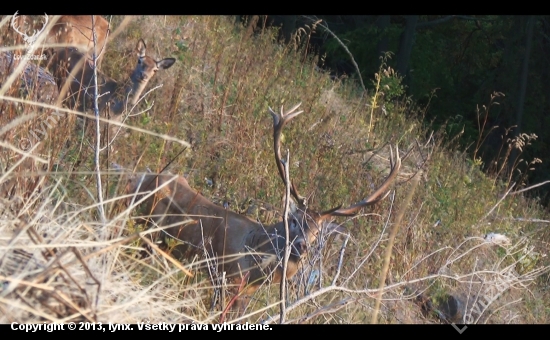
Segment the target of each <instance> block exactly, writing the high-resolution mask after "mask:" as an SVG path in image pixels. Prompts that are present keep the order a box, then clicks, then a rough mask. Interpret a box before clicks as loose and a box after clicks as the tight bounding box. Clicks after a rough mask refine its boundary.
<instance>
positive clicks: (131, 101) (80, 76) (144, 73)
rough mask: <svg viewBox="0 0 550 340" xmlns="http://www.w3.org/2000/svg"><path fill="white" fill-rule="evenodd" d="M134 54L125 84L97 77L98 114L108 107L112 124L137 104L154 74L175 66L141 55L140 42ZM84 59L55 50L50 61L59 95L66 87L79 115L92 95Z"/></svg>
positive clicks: (88, 67) (74, 51) (89, 106)
mask: <svg viewBox="0 0 550 340" xmlns="http://www.w3.org/2000/svg"><path fill="white" fill-rule="evenodd" d="M136 52H137V57H138V60H137V65H136V67H135V68H134V71H133V72H132V74H131V75H130V77H129V78H128V79H127V80H126V81H124V82H117V81H115V80H114V79H112V78H110V77H108V76H106V75H105V74H103V73H102V72H98V74H97V85H98V89H97V94H98V97H99V98H98V108H99V111H100V113H101V112H104V111H105V108H106V107H107V106H108V110H107V111H108V113H109V114H108V118H110V119H112V120H115V121H119V122H120V121H121V120H122V116H123V115H122V114H123V113H124V112H125V111H127V110H130V109H131V108H132V107H133V106H134V105H135V104H136V103H137V101H138V99H139V97H140V95H141V94H142V92H143V90H145V87H146V86H147V83H149V81H150V80H151V79H152V78H153V76H154V75H155V74H156V72H157V71H158V70H160V69H168V68H170V67H171V66H172V65H173V64H174V63H175V62H176V59H174V58H164V59H162V60H158V61H157V60H155V59H153V58H151V57H149V56H147V55H145V52H146V45H145V42H144V41H143V39H140V40H139V41H138V43H137V45H136ZM84 56H85V55H84V54H83V53H81V52H79V51H78V50H77V49H75V48H66V49H59V50H57V51H56V52H55V55H54V56H53V59H52V61H51V68H52V69H53V74H54V76H55V77H56V81H57V84H58V86H59V87H60V93H61V94H63V93H64V92H65V90H64V89H63V88H64V87H68V92H67V96H68V97H69V100H70V103H71V104H72V105H73V107H74V106H76V108H77V110H79V111H81V112H86V111H88V110H91V109H93V98H94V92H95V86H94V70H93V67H92V66H91V65H90V64H89V62H87V60H86V58H84Z"/></svg>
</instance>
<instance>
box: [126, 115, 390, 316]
mask: <svg viewBox="0 0 550 340" xmlns="http://www.w3.org/2000/svg"><path fill="white" fill-rule="evenodd" d="M298 107H299V105H296V106H295V107H294V108H292V109H291V110H290V111H288V112H287V113H283V109H282V108H281V114H280V115H278V114H276V113H275V112H274V111H273V110H271V109H270V112H271V114H272V116H273V130H274V131H273V140H274V151H275V152H274V153H275V161H276V164H277V169H278V171H279V175H280V176H281V178H282V179H283V181H286V177H285V172H284V171H283V169H284V167H283V164H282V161H281V153H280V143H281V131H282V130H283V127H284V126H285V125H286V124H287V123H288V122H289V121H290V120H292V119H293V118H294V117H296V116H298V115H299V114H300V113H302V111H299V112H296V110H297V108H298ZM400 166H401V160H400V158H399V154H398V152H397V153H396V156H395V161H394V163H393V165H392V167H391V171H390V174H389V175H388V177H387V178H386V180H385V181H384V183H383V184H382V185H381V186H380V187H379V188H378V189H377V190H376V191H375V192H374V193H373V194H371V195H370V196H369V197H367V198H365V199H364V200H362V201H360V202H358V203H356V204H354V205H352V206H350V207H348V208H341V207H337V208H334V209H330V210H327V211H324V212H316V211H314V210H310V209H307V206H306V204H307V202H306V200H305V199H304V197H303V196H301V195H299V194H298V191H297V190H296V187H295V186H294V184H291V193H292V195H293V196H294V198H295V199H296V200H297V202H298V206H297V207H296V209H294V210H293V211H292V212H290V215H289V216H288V222H289V223H288V226H289V239H288V241H289V244H290V245H291V249H290V258H289V261H288V266H287V273H286V276H287V277H292V276H293V275H294V274H296V272H297V271H298V267H299V263H300V260H301V259H302V258H303V256H304V255H305V254H306V250H307V249H308V246H309V244H311V243H312V242H314V241H315V240H316V239H317V238H318V236H319V234H320V231H321V230H323V228H324V229H327V230H328V231H335V230H339V227H338V225H337V224H335V223H332V222H331V219H332V218H334V217H338V216H353V215H356V214H357V213H358V212H359V211H360V210H361V209H362V208H364V207H366V206H369V205H372V204H375V203H376V202H379V201H380V200H382V199H384V198H385V197H386V196H387V192H388V188H389V186H390V185H391V183H392V182H393V181H394V180H395V178H396V177H397V174H398V171H399V168H400ZM290 183H292V182H290ZM127 192H129V193H136V194H137V195H135V196H132V198H131V202H134V203H136V204H140V205H142V207H143V208H144V211H145V215H144V218H148V221H149V223H153V224H155V225H157V226H163V227H166V234H168V235H169V236H170V237H172V238H175V239H177V240H180V241H181V242H182V244H181V247H180V248H179V249H178V252H179V255H180V256H185V257H189V256H192V255H195V254H200V255H203V254H204V253H207V254H208V256H209V257H213V258H216V259H217V263H218V264H217V266H216V268H214V269H215V270H217V271H218V273H219V274H220V275H221V273H225V274H226V275H225V276H226V277H227V278H228V279H230V280H231V281H232V282H233V283H235V284H236V286H235V287H238V286H239V285H240V284H241V283H243V282H242V281H243V280H247V283H248V285H247V286H246V288H245V289H244V291H241V292H240V293H239V294H240V298H239V299H238V300H237V301H238V302H237V304H236V306H237V308H238V309H242V308H243V307H244V306H245V305H246V302H247V301H248V299H249V298H250V295H251V294H253V293H254V292H255V291H256V290H257V289H258V288H259V287H260V285H261V284H262V283H263V282H265V281H269V282H275V283H279V282H281V278H282V262H281V259H282V257H283V256H282V254H283V251H284V248H285V245H286V243H287V242H286V241H287V239H286V238H285V226H284V223H283V222H279V223H276V224H274V225H270V226H264V225H262V224H260V223H258V222H256V221H253V220H251V219H249V218H247V217H245V216H243V215H239V214H237V213H234V212H232V211H230V210H227V209H225V208H223V207H220V206H218V205H215V204H214V203H212V202H210V201H209V200H207V199H206V198H205V197H204V196H202V195H201V194H200V193H198V192H197V191H196V190H194V189H192V188H191V187H190V186H189V184H188V183H187V180H186V179H185V178H184V177H181V176H174V175H168V174H145V175H143V176H138V177H134V178H132V179H131V180H130V181H129V184H128V187H127ZM131 202H130V201H129V203H131ZM189 219H191V223H189ZM246 273H248V274H246ZM245 274H246V275H245ZM237 290H238V289H237V288H235V290H234V293H237Z"/></svg>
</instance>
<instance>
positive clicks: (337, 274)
mask: <svg viewBox="0 0 550 340" xmlns="http://www.w3.org/2000/svg"><path fill="white" fill-rule="evenodd" d="M122 19H123V18H121V17H114V18H113V20H112V26H113V27H115V28H116V27H117V25H118V24H119V23H120V22H121V21H122ZM0 30H2V31H1V32H2V34H4V38H3V41H9V34H10V33H9V32H8V30H7V28H6V27H1V28H0ZM245 33H246V30H245V29H241V28H238V27H237V26H235V25H234V24H233V23H232V22H230V20H228V19H227V18H225V17H207V16H201V17H176V16H168V17H136V18H134V19H133V21H132V22H131V23H130V24H129V25H128V26H126V27H125V28H124V30H121V31H120V33H119V34H118V35H117V36H116V37H115V39H114V40H113V41H112V42H110V44H109V45H108V50H107V54H106V56H105V59H104V60H103V71H104V72H105V73H106V74H108V75H110V76H111V77H113V78H115V79H123V78H124V77H125V75H126V74H127V73H128V72H129V70H130V69H131V68H132V67H133V64H134V62H135V61H134V56H133V54H132V53H133V52H132V50H133V48H134V46H135V43H136V41H137V39H139V38H143V39H144V40H145V41H146V43H147V47H148V51H151V52H149V53H151V54H152V55H155V56H156V57H157V59H160V58H163V57H170V56H172V57H176V58H177V59H178V61H177V63H176V65H174V66H173V67H172V68H171V69H169V70H166V71H163V72H159V74H158V75H157V77H156V78H155V79H154V80H153V81H152V84H150V85H149V88H150V89H152V88H154V87H155V86H157V85H161V84H162V87H160V88H157V89H156V90H154V91H152V92H151V93H149V94H148V95H147V96H146V97H145V99H144V100H143V101H142V106H141V107H140V108H138V110H136V112H138V111H139V110H145V111H144V112H142V113H138V114H136V115H135V116H134V117H132V118H131V120H130V122H128V124H129V125H130V127H128V128H127V130H126V131H125V132H124V133H123V134H121V135H120V136H118V137H117V139H116V141H115V145H114V147H115V152H114V153H111V154H109V155H108V156H107V155H106V154H104V153H103V154H101V161H102V163H101V164H102V169H104V170H105V171H104V173H103V174H102V175H103V177H102V178H103V181H104V183H103V188H105V190H104V191H105V192H104V193H103V197H104V200H105V207H106V209H105V211H106V212H107V213H106V214H107V220H108V222H107V223H105V224H102V223H100V222H99V221H100V219H99V218H98V214H97V199H96V197H97V193H96V192H95V190H96V189H95V184H94V181H95V178H96V177H94V174H93V172H92V171H91V170H90V169H93V167H94V166H93V153H92V151H91V150H90V148H89V145H88V142H90V143H91V141H87V140H86V139H87V138H88V137H85V136H84V137H82V136H79V134H78V132H77V130H76V129H75V121H76V119H75V113H74V112H71V111H67V113H66V116H65V113H64V114H63V115H64V116H63V117H64V118H63V119H59V120H58V122H57V125H55V126H53V127H52V128H48V129H47V131H48V133H47V134H46V136H44V137H43V138H42V139H41V140H40V143H35V144H34V146H35V147H36V149H34V150H33V153H32V154H26V153H22V152H21V150H20V149H19V148H18V145H19V142H20V140H21V138H23V137H24V136H27V135H28V133H29V131H32V129H36V128H40V127H43V122H44V120H45V119H46V118H47V117H49V116H48V115H51V112H52V111H53V110H51V109H40V110H38V109H37V107H38V106H37V105H38V104H37V103H32V102H29V101H22V100H21V99H17V98H19V97H20V96H19V95H18V93H19V92H18V88H17V87H16V86H12V87H11V88H9V89H5V90H4V91H6V90H7V91H6V92H5V94H4V95H3V96H2V97H0V105H3V106H2V107H3V108H4V109H3V111H2V116H1V117H0V120H1V124H0V126H6V125H5V124H7V123H8V122H11V123H12V125H10V126H11V127H10V129H1V132H0V133H1V137H2V141H1V144H0V147H1V155H0V157H1V158H0V159H1V164H0V165H1V166H2V173H1V175H0V189H3V190H4V191H3V192H2V194H3V195H5V196H6V197H2V198H0V199H1V201H0V214H1V217H2V218H1V220H0V282H2V288H1V290H0V311H2V313H0V322H13V321H16V322H41V321H51V322H54V321H55V322H58V321H64V322H67V321H74V320H90V321H91V320H97V321H102V322H132V323H136V322H140V321H151V322H159V321H165V322H184V323H188V322H192V321H196V322H207V323H211V322H218V321H219V317H220V314H221V312H222V311H223V309H224V306H225V305H226V304H227V302H228V301H221V302H220V301H219V298H217V293H218V292H219V289H218V290H216V289H212V283H211V280H210V278H209V275H208V274H207V273H205V272H204V271H199V270H197V268H198V267H199V266H200V265H202V263H200V262H197V261H195V262H194V263H193V264H192V265H191V264H188V263H185V264H181V265H180V264H174V263H173V262H172V261H169V260H168V259H167V257H166V255H165V254H164V253H162V252H158V251H150V253H151V256H148V257H142V256H141V254H142V253H143V252H144V247H145V246H144V243H143V242H141V240H142V239H143V238H145V237H148V236H147V235H149V234H153V233H154V232H156V230H147V231H146V230H143V226H141V225H139V224H137V223H136V222H134V221H133V220H132V219H131V218H130V216H131V210H132V209H131V208H126V207H125V206H124V205H122V204H121V199H123V198H124V197H123V196H122V195H123V193H122V188H121V185H119V183H125V179H124V176H125V174H124V172H125V171H120V170H121V168H122V169H125V170H127V171H128V172H129V171H132V169H134V168H137V169H138V171H143V170H144V169H145V168H146V167H149V168H150V169H152V170H153V171H159V170H161V169H163V168H164V166H165V165H167V164H168V163H169V162H171V163H170V166H169V170H170V171H171V172H173V173H179V174H182V175H183V174H184V175H185V176H186V177H187V178H188V180H189V183H190V184H191V185H192V186H193V187H195V188H197V189H198V190H200V191H201V192H202V193H203V194H204V195H205V196H206V197H209V198H211V199H212V200H213V201H215V202H220V203H221V202H226V203H228V204H229V207H230V209H233V210H235V211H239V212H242V213H249V214H250V215H253V216H254V217H258V218H260V220H262V221H263V222H265V223H268V222H272V221H273V220H275V219H277V218H279V216H280V211H279V209H281V208H282V206H283V205H282V203H281V202H282V198H283V186H282V184H281V181H280V179H279V178H278V176H277V170H276V168H275V164H273V163H274V162H273V154H272V131H271V128H272V126H271V118H270V116H269V114H268V111H267V107H268V106H271V107H279V106H281V105H284V106H285V107H287V108H289V107H291V106H292V105H294V104H295V103H297V102H302V103H303V104H302V108H303V109H304V110H305V111H306V112H304V113H303V114H302V115H301V116H300V117H299V118H297V119H296V120H295V121H293V122H292V123H291V124H290V125H289V126H288V127H287V129H286V130H285V133H284V141H283V142H284V144H285V146H286V147H288V148H289V149H290V158H291V167H290V176H291V178H292V179H293V181H294V182H295V184H296V185H297V186H298V188H299V190H300V192H302V193H307V195H308V196H310V198H309V201H310V202H311V203H310V204H311V205H313V206H314V207H316V208H318V209H319V210H326V209H328V208H331V207H333V206H336V205H338V204H343V205H349V204H351V203H354V202H355V201H358V200H360V199H362V198H364V197H365V196H366V195H368V193H369V192H370V191H371V190H372V189H373V188H375V187H376V186H377V184H378V183H380V182H381V181H382V179H383V178H384V176H385V174H387V171H388V169H389V163H388V159H389V156H388V150H389V148H388V147H387V145H388V143H396V142H398V143H399V146H400V150H403V151H402V156H403V155H404V153H405V152H406V151H408V150H413V151H412V152H411V153H410V155H409V157H408V158H407V159H406V160H405V162H404V167H403V170H402V171H401V174H400V177H399V179H398V184H397V185H396V194H395V195H393V194H392V195H390V197H389V199H387V200H386V201H384V202H381V203H380V204H378V205H377V206H376V207H374V208H373V209H372V210H370V211H368V213H367V212H366V213H365V214H363V215H359V216H357V217H355V218H352V219H349V220H342V221H340V222H341V223H343V224H344V225H345V226H346V227H347V228H348V230H349V231H350V237H345V236H337V237H331V238H330V239H326V238H322V239H321V240H320V242H318V244H317V245H316V246H315V247H313V249H312V250H311V252H310V254H309V257H308V259H307V260H306V261H305V262H304V266H303V268H302V270H301V271H300V272H299V273H298V275H296V276H295V277H294V278H293V279H292V280H290V292H289V297H288V299H287V301H289V305H288V308H287V311H288V315H287V318H286V320H287V321H288V322H303V323H365V322H368V321H369V320H370V319H371V315H372V308H373V307H374V297H375V296H376V294H377V293H378V290H377V289H376V288H375V287H378V286H379V282H378V277H379V276H380V275H379V274H380V271H381V269H382V262H383V261H382V256H383V254H384V249H385V246H386V245H387V237H388V232H389V229H390V226H391V225H392V223H393V221H394V218H395V214H396V211H398V210H400V208H401V207H402V205H401V204H402V201H403V198H404V197H405V196H406V193H407V191H408V190H409V182H408V180H409V179H410V178H411V177H412V175H413V174H414V173H416V171H417V170H418V169H419V167H420V166H421V165H422V164H423V162H424V160H426V158H427V157H428V155H430V157H431V158H430V161H429V162H428V163H427V165H426V167H425V169H424V175H423V176H422V179H421V182H420V184H419V187H418V188H417V189H416V191H415V194H414V196H413V198H412V203H411V204H410V206H408V208H407V210H406V211H405V213H404V216H403V224H402V225H401V228H400V231H399V233H398V234H397V235H396V239H395V245H394V250H393V253H392V256H391V262H390V266H389V272H388V276H387V278H386V283H385V289H384V295H383V297H382V304H381V311H380V318H379V322H381V323H431V322H438V320H439V319H438V317H443V316H445V315H444V314H445V311H444V308H443V307H442V304H441V301H447V300H448V296H452V297H455V298H456V299H458V300H459V303H460V304H461V306H463V307H464V309H465V310H466V312H463V313H462V314H461V315H462V316H463V317H466V318H467V319H466V320H467V321H469V322H478V323H481V322H488V323H506V322H511V323H543V322H546V320H548V317H549V313H550V311H549V308H550V307H549V306H548V305H547V302H546V301H550V299H548V291H547V289H546V288H545V287H546V286H547V280H548V276H547V275H548V274H547V272H548V266H549V262H548V258H547V257H545V252H546V251H547V249H548V241H549V240H550V237H549V236H550V235H548V232H547V227H546V226H547V222H535V221H534V220H532V219H534V218H537V219H539V220H547V219H548V218H547V214H546V213H545V212H544V210H543V209H542V208H541V207H539V206H538V205H537V204H536V202H534V201H532V200H527V199H525V198H523V197H522V196H521V195H513V196H512V195H508V196H506V197H505V198H504V199H503V200H501V201H500V199H501V197H502V196H503V195H504V194H505V193H506V192H507V191H508V189H509V183H505V184H498V183H500V181H497V180H495V179H491V178H488V177H486V176H485V175H484V174H483V173H481V171H479V167H478V165H476V164H472V162H469V161H468V160H467V158H466V157H465V156H464V155H463V154H462V153H460V152H458V151H455V147H454V146H453V144H446V145H443V144H442V140H443V138H442V137H441V136H438V135H437V134H435V135H434V136H435V137H434V138H430V139H427V138H426V137H425V136H430V132H431V131H429V129H427V128H426V127H423V126H422V123H421V122H420V120H419V119H418V118H416V117H415V116H414V115H413V116H411V115H406V114H405V112H407V111H409V109H410V106H409V105H410V104H409V101H396V100H392V101H391V102H390V101H388V102H387V104H388V105H386V109H387V110H386V112H385V113H383V111H382V110H381V109H378V108H375V110H371V106H370V105H371V103H372V101H371V98H372V96H373V95H378V92H376V91H375V92H374V93H371V94H370V96H361V93H362V91H360V90H358V87H357V85H356V84H355V83H354V82H353V81H350V80H345V79H337V80H331V79H330V77H329V76H328V74H325V73H323V72H319V71H317V70H316V68H315V66H314V65H313V62H312V60H310V58H309V57H308V56H304V54H303V51H302V49H300V48H297V49H294V48H292V47H283V46H281V45H278V44H276V43H274V38H273V37H274V36H276V35H275V33H274V32H273V31H264V32H261V33H260V34H256V35H247V34H245ZM6 37H7V38H6ZM306 38H307V34H305V35H303V36H302V37H301V39H306ZM296 41H300V38H299V37H298V38H297V40H296ZM380 74H386V75H387V76H388V77H393V73H392V72H385V73H384V72H381V73H380ZM0 81H3V79H0ZM378 91H381V89H380V88H379V89H378ZM380 101H381V102H382V103H383V97H380V99H378V102H379V104H381V102H380ZM388 108H389V109H388ZM371 112H372V113H374V114H373V115H372V120H371ZM32 113H35V115H34V116H33V115H31V114H32ZM417 113H418V114H419V115H420V114H421V112H417ZM21 117H23V118H21ZM24 117H30V118H29V119H28V120H25V119H26V118H24ZM40 136H42V135H40ZM163 136H171V138H168V137H163ZM186 143H189V145H190V146H189V147H188V149H187V150H186V151H185V152H184V153H183V154H182V155H180V156H179V157H177V158H174V157H175V156H176V155H178V154H179V153H180V152H181V150H182V149H184V148H185V147H186V146H185V145H186ZM25 157H26V158H25ZM113 162H114V163H116V164H117V165H119V166H118V167H113ZM43 165H44V166H43ZM29 169H33V170H34V172H33V173H29ZM109 170H111V171H109ZM113 170H116V171H113ZM121 176H122V178H121ZM14 183H17V184H18V185H17V186H14V185H13V184H14ZM39 184H40V185H39ZM12 188H14V189H13V190H12ZM10 196H11V199H8V198H9V197H10ZM497 202H499V203H498V205H497ZM495 206H496V208H495V209H493V210H492V208H494V207H495ZM273 207H276V208H273ZM488 212H491V213H490V214H489V215H488V216H487V214H488ZM518 218H523V219H524V220H518ZM525 220H526V221H527V222H525ZM438 221H440V222H438ZM490 232H495V233H500V234H505V235H506V236H507V237H508V239H509V240H510V242H509V244H493V243H491V242H488V241H487V240H485V239H484V238H483V237H484V235H485V234H488V233H490ZM182 266H183V267H184V268H185V269H186V270H190V271H191V272H192V273H193V274H194V276H193V277H189V276H188V275H185V274H183V272H182V270H181V267H182ZM545 280H546V281H545ZM494 287H504V288H502V289H500V290H499V289H496V290H495V288H494ZM222 288H223V287H222ZM545 289H546V290H545ZM496 292H498V294H497V293H496ZM488 297H495V298H494V299H489V298H488ZM483 299H485V300H487V301H488V300H491V301H490V303H487V301H485V300H483ZM421 300H422V301H423V302H419V301H421ZM479 301H485V302H484V303H482V304H480V303H479ZM277 302H278V287H275V286H272V287H262V288H261V289H260V290H259V292H258V294H256V296H255V298H254V299H253V301H252V303H251V305H250V306H249V308H248V310H247V311H248V312H249V313H250V314H249V315H248V316H247V318H248V320H249V321H251V322H260V321H271V322H276V321H277V318H278V307H277ZM419 305H420V307H419ZM480 306H482V307H480ZM483 306H486V307H483ZM422 307H423V308H424V310H426V309H427V310H428V311H427V312H424V313H423V312H422V310H423V309H422ZM437 310H439V312H438V311H437ZM442 310H443V311H442ZM447 314H449V313H447ZM454 316H455V317H458V316H457V315H454ZM230 319H232V320H233V321H235V320H237V316H235V315H230ZM448 321H449V322H450V321H452V320H448ZM458 322H460V321H458Z"/></svg>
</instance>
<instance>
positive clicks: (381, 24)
mask: <svg viewBox="0 0 550 340" xmlns="http://www.w3.org/2000/svg"><path fill="white" fill-rule="evenodd" d="M389 25H390V16H389V15H381V16H379V17H378V20H376V27H377V28H378V30H379V32H380V35H379V36H380V40H378V44H377V45H376V53H377V56H379V57H380V56H383V55H384V53H386V52H388V48H389V45H390V43H389V38H388V34H387V33H386V28H388V26H389Z"/></svg>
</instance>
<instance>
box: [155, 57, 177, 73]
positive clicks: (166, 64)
mask: <svg viewBox="0 0 550 340" xmlns="http://www.w3.org/2000/svg"><path fill="white" fill-rule="evenodd" d="M175 62H176V59H174V58H164V59H162V60H161V61H157V67H158V68H159V69H163V70H166V69H167V68H170V67H171V66H172V65H174V63H175Z"/></svg>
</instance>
